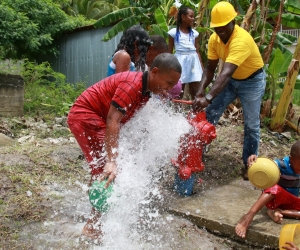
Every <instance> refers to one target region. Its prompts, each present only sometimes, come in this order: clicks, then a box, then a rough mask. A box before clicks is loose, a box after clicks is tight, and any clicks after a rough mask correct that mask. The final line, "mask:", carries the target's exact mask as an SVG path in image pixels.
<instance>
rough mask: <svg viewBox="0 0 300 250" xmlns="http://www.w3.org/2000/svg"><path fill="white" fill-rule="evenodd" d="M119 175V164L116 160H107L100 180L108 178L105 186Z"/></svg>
mask: <svg viewBox="0 0 300 250" xmlns="http://www.w3.org/2000/svg"><path fill="white" fill-rule="evenodd" d="M116 176H117V164H116V163H115V162H107V163H106V164H105V166H104V169H103V174H102V175H101V176H100V178H99V182H101V181H103V180H105V179H107V182H106V183H105V186H104V187H105V188H107V187H108V186H109V184H110V183H111V182H112V181H113V180H114V179H115V178H116Z"/></svg>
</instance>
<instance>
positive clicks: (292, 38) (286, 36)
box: [276, 32, 297, 45]
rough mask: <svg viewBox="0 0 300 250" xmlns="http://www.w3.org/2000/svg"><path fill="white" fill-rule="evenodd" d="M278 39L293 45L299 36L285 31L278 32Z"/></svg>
mask: <svg viewBox="0 0 300 250" xmlns="http://www.w3.org/2000/svg"><path fill="white" fill-rule="evenodd" d="M276 39H277V41H280V42H281V43H282V44H284V45H292V44H293V43H294V42H296V41H297V37H295V36H292V35H289V34H285V33H283V32H278V33H277V34H276Z"/></svg>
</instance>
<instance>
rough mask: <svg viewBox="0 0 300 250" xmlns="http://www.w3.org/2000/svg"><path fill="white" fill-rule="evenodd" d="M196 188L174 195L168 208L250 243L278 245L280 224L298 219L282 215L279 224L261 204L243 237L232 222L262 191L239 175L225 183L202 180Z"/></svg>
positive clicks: (219, 233) (254, 244)
mask: <svg viewBox="0 0 300 250" xmlns="http://www.w3.org/2000/svg"><path fill="white" fill-rule="evenodd" d="M196 191H197V193H196V194H194V195H192V196H189V197H182V196H179V195H176V196H175V199H173V200H172V201H171V202H170V204H169V211H170V212H172V213H174V214H176V215H179V216H182V217H184V218H187V219H189V220H190V221H192V222H193V223H194V224H195V225H197V226H198V227H200V228H205V229H206V230H208V231H211V232H213V233H216V234H218V235H222V236H225V237H228V238H230V239H232V240H234V241H238V242H240V243H243V244H246V245H249V246H251V245H252V246H256V247H262V249H266V248H267V249H278V248H279V235H280V231H281V228H282V227H283V225H285V224H294V223H298V221H297V220H293V219H284V220H283V223H282V224H276V223H274V222H273V221H272V220H271V219H270V218H269V216H268V215H267V213H266V208H263V209H262V210H261V211H260V212H259V213H258V214H257V215H256V216H255V217H254V220H253V222H252V223H251V225H250V227H249V229H248V233H247V237H246V238H245V239H242V238H240V237H238V236H237V235H236V234H235V226H236V224H237V223H238V221H239V219H240V218H241V217H242V216H243V214H245V213H246V212H247V211H248V210H249V208H250V207H251V206H252V205H253V204H254V202H255V201H256V200H257V198H258V197H259V196H260V193H261V191H260V190H258V189H256V188H254V186H253V185H252V184H251V183H250V182H249V181H244V180H242V179H239V180H235V181H233V182H231V183H229V184H226V185H215V186H213V185H211V184H205V183H203V184H202V187H201V188H199V187H198V188H197V189H196Z"/></svg>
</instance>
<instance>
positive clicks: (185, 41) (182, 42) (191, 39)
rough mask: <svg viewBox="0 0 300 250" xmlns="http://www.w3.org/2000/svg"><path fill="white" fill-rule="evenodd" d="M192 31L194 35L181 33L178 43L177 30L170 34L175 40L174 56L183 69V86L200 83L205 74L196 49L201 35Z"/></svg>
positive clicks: (181, 78) (172, 30)
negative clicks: (196, 43)
mask: <svg viewBox="0 0 300 250" xmlns="http://www.w3.org/2000/svg"><path fill="white" fill-rule="evenodd" d="M192 31H193V33H192V34H185V33H182V32H181V31H179V37H178V41H176V28H173V29H171V30H170V31H169V32H168V34H169V35H170V36H171V37H172V38H173V39H174V47H175V54H174V55H175V56H176V58H177V59H178V61H179V62H180V64H181V67H182V73H181V77H180V81H181V82H182V83H183V84H185V83H190V82H200V81H201V78H202V73H203V70H202V67H201V64H200V60H199V57H198V54H197V52H196V47H195V39H196V38H197V37H198V36H199V33H198V31H196V30H194V29H192Z"/></svg>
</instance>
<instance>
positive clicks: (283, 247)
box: [281, 241, 299, 250]
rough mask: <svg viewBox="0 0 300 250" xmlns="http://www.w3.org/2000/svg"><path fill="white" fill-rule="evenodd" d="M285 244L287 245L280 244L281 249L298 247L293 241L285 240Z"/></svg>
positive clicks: (295, 248) (291, 249)
mask: <svg viewBox="0 0 300 250" xmlns="http://www.w3.org/2000/svg"><path fill="white" fill-rule="evenodd" d="M285 244H286V245H288V246H286V245H285V246H282V247H281V248H282V249H287V250H299V248H298V247H297V246H296V245H295V244H294V243H293V242H290V241H287V242H285Z"/></svg>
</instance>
